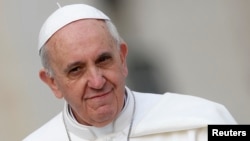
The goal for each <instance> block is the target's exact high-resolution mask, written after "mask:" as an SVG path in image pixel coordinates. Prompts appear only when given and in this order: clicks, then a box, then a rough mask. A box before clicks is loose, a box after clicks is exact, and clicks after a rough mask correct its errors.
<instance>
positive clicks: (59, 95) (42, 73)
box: [39, 69, 63, 99]
mask: <svg viewBox="0 0 250 141" xmlns="http://www.w3.org/2000/svg"><path fill="white" fill-rule="evenodd" d="M39 76H40V79H41V80H42V81H43V82H44V83H45V84H47V85H48V86H49V87H50V89H51V90H52V91H53V93H54V95H55V96H56V97H57V98H59V99H61V98H63V95H62V93H61V91H60V90H59V89H58V85H57V84H56V82H55V79H54V78H53V76H49V74H48V73H47V71H46V70H45V69H41V70H40V72H39Z"/></svg>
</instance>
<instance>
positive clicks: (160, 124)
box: [23, 88, 237, 141]
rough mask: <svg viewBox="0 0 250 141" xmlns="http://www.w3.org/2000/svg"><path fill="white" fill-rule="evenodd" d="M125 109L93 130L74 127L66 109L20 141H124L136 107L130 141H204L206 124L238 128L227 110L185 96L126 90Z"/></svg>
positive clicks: (209, 102)
mask: <svg viewBox="0 0 250 141" xmlns="http://www.w3.org/2000/svg"><path fill="white" fill-rule="evenodd" d="M126 91H127V94H128V97H127V101H126V105H125V107H124V108H123V111H122V112H121V114H120V115H119V116H118V118H117V119H116V120H115V121H114V122H112V123H110V124H109V125H107V126H105V127H102V128H96V127H93V126H85V125H81V124H79V123H77V122H76V121H75V120H74V119H73V118H72V117H71V116H70V115H69V112H68V108H67V107H68V106H67V104H65V105H66V106H65V107H64V111H63V112H61V113H59V114H58V115H57V116H55V117H54V118H53V119H51V120H50V121H49V122H47V123H46V124H45V125H44V126H42V127H41V128H39V129H37V130H36V131H35V132H33V133H32V134H30V135H29V136H28V137H26V138H25V139H24V140H23V141H69V140H68V137H67V133H66V129H65V126H64V123H63V118H62V116H64V118H65V121H66V125H67V127H68V130H69V131H70V137H71V139H72V141H107V140H108V141H111V140H112V141H126V138H127V134H128V130H129V125H130V123H131V119H132V113H133V108H134V104H133V103H134V99H133V96H132V94H134V96H135V101H136V106H135V108H136V109H135V115H134V122H133V127H132V131H131V135H130V141H168V140H169V141H207V125H208V124H237V123H236V121H235V120H234V118H233V117H232V116H231V114H230V113H229V112H228V110H227V109H226V108H225V107H224V106H223V105H220V104H218V103H214V102H212V101H209V100H206V99H202V98H198V97H194V96H187V95H180V94H174V93H165V94H163V95H158V94H150V93H139V92H131V91H130V90H129V89H128V88H126Z"/></svg>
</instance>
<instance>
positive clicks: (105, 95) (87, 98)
mask: <svg viewBox="0 0 250 141" xmlns="http://www.w3.org/2000/svg"><path fill="white" fill-rule="evenodd" d="M110 93H111V90H110V91H106V92H102V93H99V94H93V95H91V96H89V97H86V100H93V99H102V98H105V97H107V96H108V95H109V94H110Z"/></svg>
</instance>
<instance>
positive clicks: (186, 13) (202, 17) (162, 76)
mask: <svg viewBox="0 0 250 141" xmlns="http://www.w3.org/2000/svg"><path fill="white" fill-rule="evenodd" d="M57 2H59V3H60V5H61V6H64V5H67V4H73V3H86V4H90V5H92V6H95V7H97V8H99V9H101V10H102V11H103V12H104V13H106V14H107V15H109V16H110V18H111V19H112V20H113V22H114V23H115V24H116V25H117V27H118V30H119V32H120V34H121V36H122V37H123V38H124V40H125V41H126V42H127V43H128V46H129V58H128V67H129V70H130V71H129V77H128V80H127V85H128V86H129V87H130V88H132V89H133V90H136V91H143V92H155V93H159V94H161V93H164V92H176V93H182V94H187V95H196V96H200V97H203V98H207V99H209V100H213V101H216V102H219V103H222V104H224V105H225V106H226V107H227V108H228V110H229V111H230V112H231V113H232V115H233V116H234V117H235V119H236V120H237V121H238V123H240V124H249V123H250V118H249V117H250V110H249V109H250V63H249V60H250V1H249V0H206V1H200V0H187V1H182V0H154V1H152V0H42V1H41V0H25V1H20V0H1V1H0V16H1V18H0V22H1V26H0V31H1V32H0V48H1V51H0V65H1V69H0V100H1V102H0V112H1V115H0V125H1V126H0V138H1V140H2V141H20V140H22V139H23V138H24V137H25V136H27V135H28V134H30V133H31V132H33V131H34V130H35V129H37V128H39V127H40V126H41V125H43V124H44V123H45V122H47V121H48V120H49V119H51V118H52V117H53V116H55V115H56V114H57V113H59V112H60V111H61V110H62V106H63V102H64V101H63V100H58V99H56V98H55V97H54V95H53V94H52V92H51V91H50V89H49V88H48V87H47V86H46V85H45V84H44V83H42V81H40V79H39V77H38V71H39V69H40V68H41V64H40V58H39V56H38V52H37V37H38V32H39V30H40V27H41V25H42V23H43V22H44V21H45V19H46V18H47V17H48V16H49V15H50V14H51V13H52V12H53V11H54V10H56V9H57V8H58V7H57V4H56V3H57Z"/></svg>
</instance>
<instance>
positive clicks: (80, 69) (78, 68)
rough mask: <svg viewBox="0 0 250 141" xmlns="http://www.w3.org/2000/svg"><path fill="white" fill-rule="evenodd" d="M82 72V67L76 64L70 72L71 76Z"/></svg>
mask: <svg viewBox="0 0 250 141" xmlns="http://www.w3.org/2000/svg"><path fill="white" fill-rule="evenodd" d="M81 72H82V67H80V66H76V67H73V68H72V69H70V70H69V72H68V74H69V75H70V76H77V75H80V74H81Z"/></svg>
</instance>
